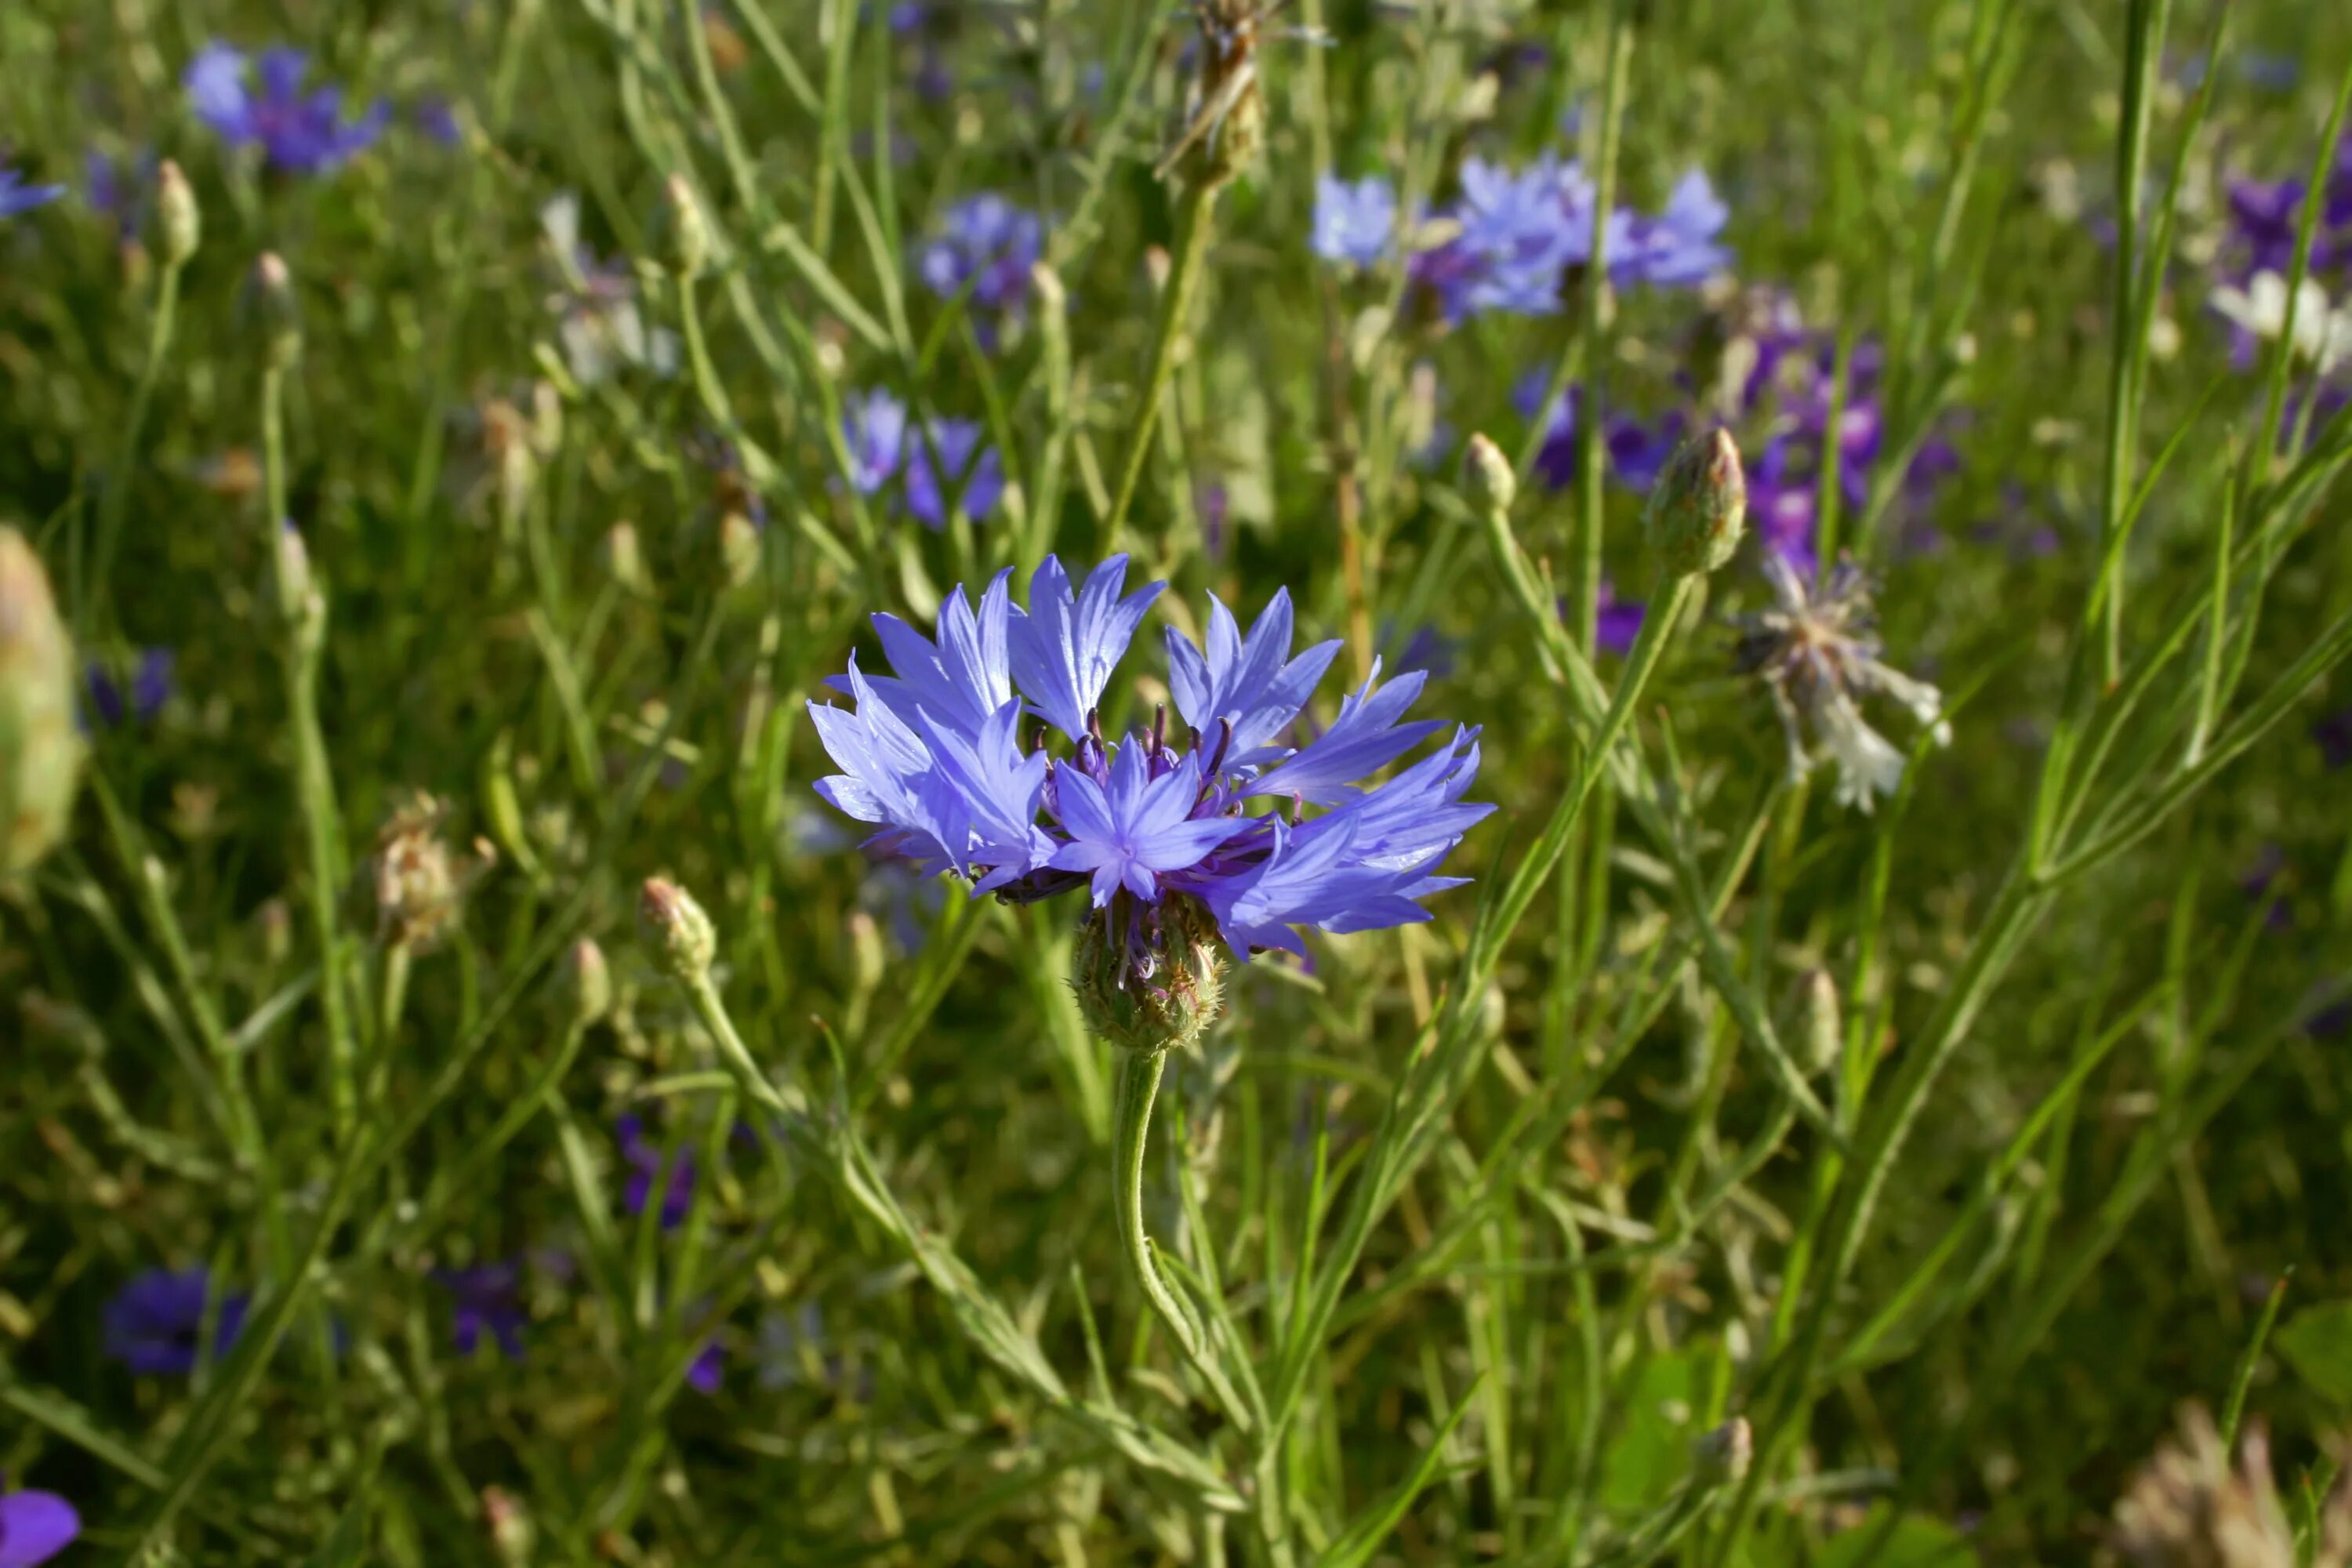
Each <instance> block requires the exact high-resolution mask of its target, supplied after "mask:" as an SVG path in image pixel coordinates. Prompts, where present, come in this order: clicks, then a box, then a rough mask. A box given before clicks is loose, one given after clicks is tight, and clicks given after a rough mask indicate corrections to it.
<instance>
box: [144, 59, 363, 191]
mask: <svg viewBox="0 0 2352 1568" xmlns="http://www.w3.org/2000/svg"><path fill="white" fill-rule="evenodd" d="M309 74H310V61H309V60H308V59H307V58H305V57H304V56H303V54H302V52H301V51H300V50H299V49H291V48H285V47H278V48H270V49H264V50H263V51H262V52H261V57H260V58H259V60H258V61H254V60H249V59H248V58H247V56H246V54H245V52H244V51H243V50H241V49H238V48H236V47H232V46H230V45H227V44H221V43H214V44H207V45H205V47H204V48H203V50H201V51H200V52H199V53H198V54H197V56H196V58H194V60H193V61H191V62H190V63H189V65H188V69H187V75H186V77H185V79H184V85H185V86H186V88H187V91H188V101H189V104H190V106H191V107H193V108H194V110H195V113H196V118H197V119H199V120H201V121H204V122H205V124H207V125H209V126H211V127H212V128H213V129H214V130H215V132H219V134H220V136H221V139H222V140H223V141H225V142H227V143H228V144H229V145H230V146H232V147H259V148H260V149H261V150H262V153H263V155H264V156H265V157H266V158H268V162H269V164H270V166H271V167H272V168H275V169H279V170H283V171H285V172H286V173H288V174H326V173H329V172H331V171H332V170H335V169H339V168H341V167H342V165H343V164H344V163H348V162H349V161H350V160H351V159H352V156H353V155H354V154H355V153H361V152H362V151H364V150H366V149H367V148H368V147H370V146H373V144H374V142H375V140H376V138H377V137H379V136H381V135H383V128H384V126H385V124H386V123H388V122H389V121H390V120H391V117H392V110H391V109H390V107H389V106H387V105H386V104H384V103H383V102H381V101H379V102H377V103H375V104H373V105H372V106H371V107H370V108H369V109H368V110H367V112H366V113H364V114H362V115H361V116H360V117H359V118H358V119H356V120H345V119H344V118H343V91H342V89H341V88H339V87H334V86H327V87H322V88H320V89H318V90H317V91H315V92H312V93H310V94H309V95H308V96H305V95H304V93H303V91H302V81H303V79H304V78H305V77H306V76H308V75H309ZM256 79H257V80H258V84H259V87H260V89H261V90H260V92H259V93H258V94H256V93H255V92H254V91H253V87H254V85H255V82H256Z"/></svg>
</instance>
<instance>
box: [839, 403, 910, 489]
mask: <svg viewBox="0 0 2352 1568" xmlns="http://www.w3.org/2000/svg"><path fill="white" fill-rule="evenodd" d="M841 433H842V439H843V440H844V442H845V444H846V445H847V446H848V447H849V488H850V489H854V490H856V492H857V493H858V494H859V495H862V496H870V495H874V494H877V493H878V492H879V491H880V490H881V489H882V487H883V486H884V485H887V484H888V483H889V482H890V479H891V476H892V475H894V474H896V473H897V472H898V460H899V458H901V457H902V456H903V455H904V454H905V451H906V446H907V405H905V404H903V403H901V402H899V401H898V398H896V397H895V396H893V395H891V394H890V392H889V391H888V389H887V388H885V387H879V386H877V387H876V388H875V389H874V390H873V391H871V392H868V393H865V394H862V395H852V396H851V397H850V399H849V400H848V402H847V403H846V404H845V405H843V407H842V413H841Z"/></svg>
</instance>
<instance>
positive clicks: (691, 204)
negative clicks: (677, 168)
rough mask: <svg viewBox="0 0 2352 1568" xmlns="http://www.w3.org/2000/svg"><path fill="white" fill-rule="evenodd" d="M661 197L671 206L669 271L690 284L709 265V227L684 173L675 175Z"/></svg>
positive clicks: (663, 189)
mask: <svg viewBox="0 0 2352 1568" xmlns="http://www.w3.org/2000/svg"><path fill="white" fill-rule="evenodd" d="M662 194H663V196H664V198H665V199H666V200H667V203H668V205H669V267H670V270H671V271H673V272H675V273H677V275H678V277H680V278H681V279H688V280H689V281H690V280H692V279H696V278H698V277H700V276H701V275H702V269H703V268H706V267H708V266H709V265H710V225H709V221H708V220H707V219H705V218H704V217H703V216H702V204H701V203H700V202H698V201H697V200H695V197H694V187H693V186H692V185H690V184H687V180H686V176H685V175H684V174H672V175H671V176H670V177H669V179H668V181H667V183H666V184H664V185H663V186H662Z"/></svg>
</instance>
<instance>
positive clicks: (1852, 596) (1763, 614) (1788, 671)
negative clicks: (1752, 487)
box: [1738, 550, 1951, 811]
mask: <svg viewBox="0 0 2352 1568" xmlns="http://www.w3.org/2000/svg"><path fill="white" fill-rule="evenodd" d="M1763 554H1764V574H1765V576H1766V577H1767V578H1769V580H1770V582H1771V584H1772V595H1773V605H1772V607H1771V608H1769V609H1767V610H1762V611H1759V612H1757V613H1756V614H1754V615H1751V616H1744V617H1742V619H1741V622H1740V634H1741V635H1740V638H1739V647H1738V666H1739V668H1740V669H1741V670H1742V671H1743V672H1744V673H1748V674H1752V675H1760V676H1761V677H1763V679H1764V683H1765V687H1766V689H1768V690H1769V691H1770V692H1771V694H1772V707H1773V710H1774V711H1776V712H1777V713H1778V714H1779V715H1780V726H1781V729H1782V731H1783V732H1784V733H1785V734H1786V736H1787V738H1788V742H1789V771H1790V775H1791V776H1792V777H1796V778H1802V777H1803V776H1804V775H1805V774H1806V773H1810V772H1811V769H1812V766H1813V763H1815V762H1816V761H1817V760H1818V758H1819V755H1820V754H1826V755H1828V756H1829V757H1831V758H1832V759H1834V760H1835V762H1836V763H1837V765H1838V786H1837V796H1836V798H1837V801H1838V804H1839V805H1855V806H1860V807H1861V808H1862V809H1863V810H1864V811H1868V810H1869V809H1870V808H1871V805H1872V804H1873V801H1874V798H1875V797H1876V796H1878V795H1893V794H1894V793H1895V786H1896V785H1898V784H1901V783H1902V782H1903V753H1902V752H1898V751H1896V750H1895V748H1894V747H1893V746H1892V745H1890V744H1889V743H1888V742H1887V741H1886V738H1885V736H1883V735H1881V734H1879V732H1878V731H1875V730H1874V729H1872V728H1871V727H1870V725H1869V723H1868V722H1867V721H1864V718H1863V716H1862V710H1861V708H1860V707H1859V706H1858V705H1857V703H1856V699H1857V698H1859V697H1862V696H1864V695H1865V694H1867V693H1870V692H1874V691H1883V692H1885V694H1886V695H1887V696H1889V697H1892V698H1894V699H1895V700H1896V701H1897V702H1900V703H1902V704H1903V706H1905V707H1906V708H1908V709H1910V710H1911V711H1912V713H1913V715H1914V716H1916V718H1917V719H1918V721H1919V722H1921V723H1922V724H1926V725H1928V726H1929V727H1930V728H1931V729H1932V731H1933V732H1934V734H1935V738H1936V741H1937V744H1939V745H1940V744H1942V743H1944V742H1947V741H1948V740H1949V739H1950V736H1951V731H1950V727H1949V726H1948V725H1947V724H1946V723H1945V722H1944V720H1943V696H1942V694H1941V693H1939V692H1938V691H1937V689H1935V688H1934V687H1932V686H1930V685H1928V684H1927V682H1926V681H1923V680H1914V679H1911V678H1910V677H1909V676H1907V675H1905V674H1903V673H1902V672H1901V671H1899V670H1895V669H1890V668H1887V667H1886V666H1885V665H1884V664H1882V663H1880V662H1879V657H1878V656H1879V654H1880V653H1881V652H1883V651H1884V650H1883V648H1882V647H1881V646H1880V644H1879V641H1878V638H1877V637H1876V635H1875V627H1876V618H1875V616H1874V612H1873V609H1872V605H1871V597H1870V584H1869V581H1868V579H1866V578H1865V577H1864V575H1863V574H1862V572H1861V570H1860V569H1859V568H1858V567H1856V566H1854V565H1853V563H1850V562H1840V563H1838V566H1837V568H1836V570H1835V571H1834V572H1832V574H1830V580H1829V582H1828V583H1827V584H1825V585H1823V586H1822V587H1820V588H1819V589H1816V588H1815V587H1814V586H1813V584H1811V581H1810V580H1809V579H1807V578H1804V577H1801V576H1800V575H1799V574H1798V573H1797V572H1796V570H1795V569H1794V568H1793V567H1791V566H1790V564H1789V562H1788V560H1787V558H1786V557H1785V556H1783V555H1782V554H1780V552H1778V551H1774V550H1767V551H1765V552H1763Z"/></svg>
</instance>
